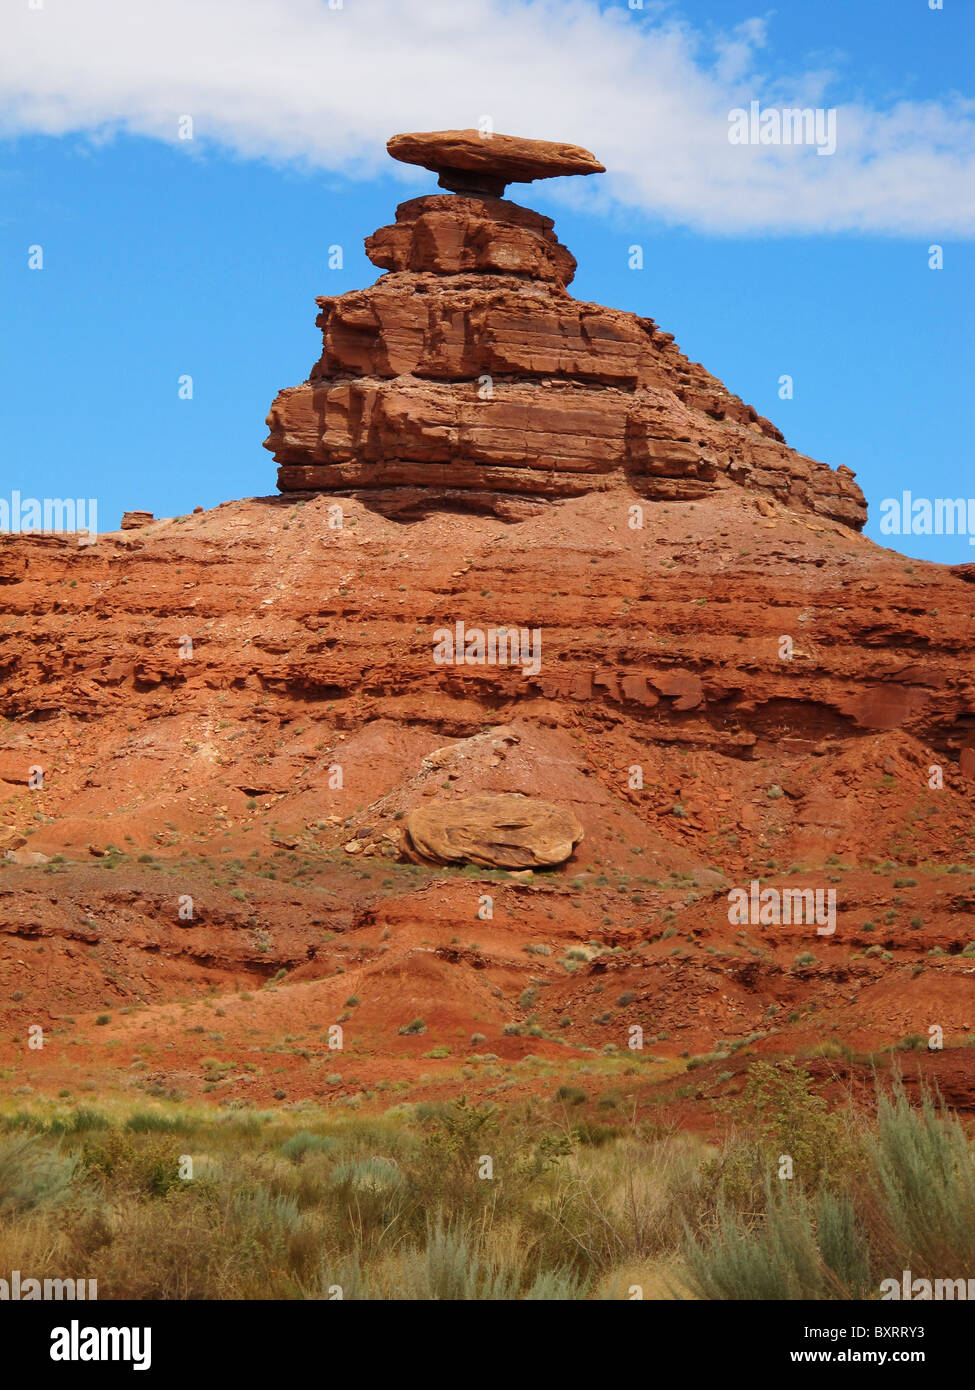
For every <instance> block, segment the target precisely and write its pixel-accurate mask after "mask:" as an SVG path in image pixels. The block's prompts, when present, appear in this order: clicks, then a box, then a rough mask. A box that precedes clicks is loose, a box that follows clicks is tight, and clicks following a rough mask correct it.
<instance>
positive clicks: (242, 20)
mask: <svg viewBox="0 0 975 1390" xmlns="http://www.w3.org/2000/svg"><path fill="white" fill-rule="evenodd" d="M332 3H333V4H337V3H338V0H332ZM669 14H670V11H669V10H662V9H660V8H659V7H657V6H653V7H651V6H650V5H649V4H648V5H647V7H646V8H645V9H644V10H643V11H642V12H641V11H631V10H629V8H628V7H626V6H625V5H624V4H620V5H618V6H614V7H611V8H603V9H600V8H599V7H598V6H597V5H595V4H593V3H589V0H463V3H458V0H343V3H342V7H341V8H336V9H332V8H330V7H329V3H328V0H166V3H165V4H159V3H158V0H84V3H80V0H45V5H44V8H43V9H39V10H32V9H28V7H27V4H26V0H22V3H19V4H17V5H16V7H14V6H13V5H12V4H11V5H8V6H7V7H6V8H5V10H4V13H3V16H2V18H0V92H2V96H0V134H7V135H12V134H20V133H27V132H34V133H37V132H40V133H45V134H48V135H52V136H59V135H65V134H68V133H74V132H87V133H89V134H99V135H104V134H105V133H106V132H112V131H125V132H130V133H135V134H139V135H146V136H151V137H154V138H157V139H160V140H166V141H174V142H175V141H176V139H177V130H178V121H179V118H180V117H181V116H184V115H191V116H192V117H193V121H194V134H195V139H196V140H197V141H202V142H213V143H216V144H219V145H222V146H225V147H227V148H229V149H231V150H233V151H235V152H237V153H238V154H241V155H244V156H247V157H260V158H270V159H275V160H289V161H294V160H299V161H304V162H307V163H310V164H312V165H314V166H317V167H322V168H327V169H332V170H335V171H338V172H342V173H346V174H351V175H364V174H372V173H374V172H375V171H376V170H377V169H379V168H381V167H383V166H384V165H386V164H387V161H386V155H385V149H384V145H385V140H386V138H387V136H389V135H390V134H392V133H393V132H395V131H399V130H416V129H440V128H446V127H451V126H471V125H476V124H477V123H478V120H479V119H480V118H481V117H482V116H490V118H491V119H492V121H493V123H494V128H495V129H496V130H500V131H505V132H508V133H512V134H524V135H533V136H537V137H539V138H543V139H556V140H570V141H574V142H576V143H578V144H582V145H586V146H588V147H589V148H590V149H592V150H593V151H594V152H595V153H596V154H597V155H598V156H599V157H600V159H601V160H602V161H603V163H604V164H606V166H607V168H608V169H609V171H610V172H609V174H608V175H607V176H606V177H605V178H604V179H601V180H598V181H597V180H592V181H587V183H586V186H585V189H586V191H585V196H586V197H589V198H594V199H610V200H612V201H614V202H615V203H617V204H619V205H623V206H629V207H632V208H634V209H638V210H640V211H642V212H645V213H649V214H651V215H653V216H656V217H660V218H663V219H664V220H666V221H669V222H672V223H680V224H684V225H687V226H690V227H693V228H696V229H698V230H703V231H708V232H715V233H750V232H776V231H781V232H815V231H846V230H856V231H861V232H874V233H887V234H893V235H911V236H913V235H922V236H927V235H931V236H935V235H937V236H955V237H959V236H971V235H972V234H973V233H975V102H973V101H970V100H968V99H965V98H962V97H960V96H955V95H953V96H946V97H945V98H944V99H943V100H940V101H925V102H917V101H913V102H901V103H899V104H897V105H894V106H890V107H887V108H885V109H872V108H870V107H867V106H865V105H863V104H842V103H841V102H838V101H830V100H829V92H830V89H831V85H832V81H833V79H832V77H831V74H830V73H828V72H825V73H824V72H823V71H821V70H816V71H813V70H808V71H803V70H799V69H797V70H796V71H795V72H794V73H790V74H783V72H782V71H781V70H777V71H776V72H775V73H774V74H772V73H771V72H766V71H763V69H762V58H763V52H764V44H765V39H766V21H764V20H761V19H750V20H746V21H745V22H744V23H742V24H740V25H739V26H738V27H737V28H736V29H735V30H733V31H732V32H729V33H728V34H726V35H724V36H722V37H720V38H718V39H717V40H715V39H714V38H713V36H712V37H709V38H707V39H706V38H705V37H704V36H703V35H701V34H700V33H698V32H696V31H695V30H694V29H693V28H691V27H690V26H689V25H687V24H684V23H681V22H680V21H678V20H675V19H673V18H670V17H668V16H669ZM768 24H769V25H770V26H772V25H774V16H773V18H772V19H771V20H770V21H768ZM752 100H759V101H761V102H762V104H763V105H764V106H768V105H770V104H773V103H774V104H779V105H792V106H795V105H808V104H820V105H834V106H837V107H838V111H837V148H836V153H835V154H833V155H831V156H830V157H829V158H820V157H818V156H817V154H816V150H815V149H814V148H812V147H810V146H788V145H766V146H763V145H732V144H730V143H729V141H728V113H729V110H731V109H732V108H734V107H747V106H748V105H749V103H750V102H751V101H752ZM392 167H393V166H387V169H388V171H390V172H391V170H392ZM401 176H402V177H403V178H404V179H405V180H410V179H412V180H413V182H414V184H415V186H417V187H420V186H423V187H426V186H428V185H429V179H424V178H422V176H416V175H412V174H411V173H410V172H409V171H406V170H403V171H401ZM421 180H422V182H421ZM597 183H598V184H600V185H601V187H600V188H598V189H597V187H596V184H597ZM513 192H514V195H515V196H516V197H517V196H518V191H517V188H516V189H514V190H513ZM577 196H578V195H577Z"/></svg>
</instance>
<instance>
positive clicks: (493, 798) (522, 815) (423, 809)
mask: <svg viewBox="0 0 975 1390" xmlns="http://www.w3.org/2000/svg"><path fill="white" fill-rule="evenodd" d="M406 833H407V839H408V846H409V849H410V850H412V851H413V852H414V853H415V854H416V855H417V856H418V857H419V858H420V859H421V860H423V861H425V862H428V863H433V864H478V865H480V867H481V868H484V869H531V868H545V867H548V866H551V865H553V864H562V863H564V862H565V860H566V859H568V858H569V856H570V855H571V853H572V851H573V850H574V849H575V847H576V845H577V844H578V843H579V841H580V840H581V839H582V838H583V829H582V826H581V825H580V824H579V822H578V821H577V820H576V818H575V816H574V815H573V814H572V812H571V811H566V810H565V809H564V808H563V807H561V806H553V805H551V804H550V803H549V802H547V801H539V800H536V798H535V797H531V796H514V795H508V794H503V793H501V794H491V793H483V794H481V795H479V796H467V797H463V798H459V799H458V800H456V801H439V800H438V801H433V802H430V803H428V804H426V805H422V806H418V807H417V808H416V809H415V810H413V811H411V812H410V814H409V815H408V816H407V818H406Z"/></svg>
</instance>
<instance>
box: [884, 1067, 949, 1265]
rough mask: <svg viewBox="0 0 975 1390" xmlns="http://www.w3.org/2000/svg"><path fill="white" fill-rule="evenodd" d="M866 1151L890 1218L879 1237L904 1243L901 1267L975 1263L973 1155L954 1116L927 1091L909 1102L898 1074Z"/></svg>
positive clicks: (889, 1243) (886, 1214) (900, 1249)
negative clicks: (916, 1101) (917, 1101)
mask: <svg viewBox="0 0 975 1390" xmlns="http://www.w3.org/2000/svg"><path fill="white" fill-rule="evenodd" d="M868 1152H869V1154H870V1156H871V1158H872V1161H873V1166H874V1172H875V1178H874V1185H875V1188H876V1190H877V1192H878V1194H879V1195H880V1196H881V1197H882V1199H883V1206H884V1215H885V1218H886V1224H887V1232H886V1233H884V1232H881V1233H880V1234H881V1242H878V1243H883V1244H885V1245H886V1247H887V1249H888V1250H889V1249H890V1248H891V1246H892V1245H896V1246H897V1247H899V1252H898V1254H897V1259H898V1261H899V1263H897V1269H898V1270H900V1269H908V1268H911V1269H913V1270H914V1271H915V1273H917V1274H919V1275H922V1277H923V1276H924V1275H925V1273H926V1272H927V1273H928V1274H929V1276H930V1277H943V1276H944V1275H945V1273H946V1272H948V1273H950V1272H951V1271H952V1270H953V1269H956V1268H957V1269H971V1268H975V1162H973V1158H972V1151H971V1146H970V1144H969V1141H968V1139H967V1138H966V1136H965V1132H964V1130H963V1129H962V1127H961V1125H960V1123H959V1122H958V1120H957V1118H956V1117H954V1116H952V1115H950V1114H949V1113H948V1112H947V1111H946V1110H945V1108H944V1106H943V1105H938V1104H936V1103H935V1099H934V1097H933V1096H932V1095H931V1093H930V1091H928V1090H925V1091H924V1092H923V1094H922V1097H921V1105H920V1107H919V1108H914V1107H912V1106H911V1105H910V1103H909V1102H908V1099H907V1096H906V1095H905V1093H904V1088H903V1083H902V1082H901V1081H900V1080H899V1079H898V1080H897V1081H896V1082H895V1085H894V1087H893V1091H892V1092H891V1093H882V1094H881V1095H880V1097H879V1102H878V1108H877V1124H876V1127H875V1129H874V1130H873V1131H872V1132H871V1135H870V1138H869V1141H868ZM884 1235H886V1240H883V1236H884Z"/></svg>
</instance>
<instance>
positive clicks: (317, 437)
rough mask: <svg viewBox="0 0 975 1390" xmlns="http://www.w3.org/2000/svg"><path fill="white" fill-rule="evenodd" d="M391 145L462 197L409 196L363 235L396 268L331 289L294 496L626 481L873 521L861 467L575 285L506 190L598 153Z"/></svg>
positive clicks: (476, 499)
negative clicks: (580, 295)
mask: <svg viewBox="0 0 975 1390" xmlns="http://www.w3.org/2000/svg"><path fill="white" fill-rule="evenodd" d="M389 149H390V152H391V153H392V154H393V155H394V156H395V157H396V158H399V159H406V160H408V161H409V162H415V163H421V164H423V165H424V166H425V167H427V168H431V169H433V170H436V171H439V172H440V176H441V178H440V181H441V184H442V185H444V186H446V187H450V188H456V189H458V190H459V191H458V192H456V193H454V194H443V195H433V196H428V197H420V198H413V199H411V200H409V201H408V202H405V203H402V204H401V205H400V206H399V207H398V208H397V210H396V221H395V223H394V224H393V225H391V226H388V227H381V228H380V229H379V230H378V231H377V232H375V233H374V234H373V235H372V236H371V237H368V238H367V239H366V251H367V254H368V255H369V257H370V259H371V260H372V261H373V263H374V264H375V265H377V266H379V267H381V268H382V269H383V270H384V271H385V272H386V274H384V275H382V276H381V277H380V278H379V280H378V281H377V282H376V284H375V285H373V286H372V288H370V289H366V290H359V291H353V292H351V293H348V294H343V295H338V296H327V295H326V296H321V297H320V298H319V299H318V301H317V302H318V304H319V306H320V308H321V313H320V314H319V316H318V319H317V323H318V325H319V327H320V328H321V330H322V336H323V340H324V351H323V353H322V356H321V358H320V359H319V361H318V362H317V363H316V364H315V366H314V367H313V369H312V372H311V376H310V378H309V380H308V381H307V382H305V383H304V384H303V385H301V386H295V387H291V388H289V389H286V390H284V391H282V392H281V393H280V394H279V395H278V397H277V398H276V400H275V401H274V403H273V405H272V407H271V411H270V414H269V415H268V425H269V427H270V435H269V436H268V439H267V440H266V447H267V448H269V449H272V450H273V451H274V457H275V459H276V461H277V462H278V464H279V465H280V467H279V472H278V486H279V488H280V489H281V491H283V492H294V491H316V490H325V491H329V492H353V493H362V494H363V495H364V496H365V500H368V501H371V504H372V505H374V506H376V507H377V508H378V509H380V510H385V511H387V512H389V511H394V512H395V511H402V510H409V509H417V508H419V509H428V508H431V507H435V506H438V505H442V504H449V505H460V506H466V507H468V508H470V509H472V510H487V511H493V512H496V513H498V514H499V515H511V514H514V515H523V514H524V513H525V512H526V511H529V510H532V506H531V503H532V502H534V503H535V504H536V506H537V504H538V503H539V502H544V501H547V500H553V499H560V498H566V497H574V496H578V495H580V494H582V493H586V492H591V491H596V490H603V489H606V488H609V487H614V486H617V485H618V484H619V483H621V482H628V483H629V484H630V485H631V486H632V487H633V488H634V489H635V491H636V492H637V493H639V494H640V495H641V496H642V497H645V498H647V499H654V500H688V499H694V498H698V497H702V496H705V495H707V494H710V493H713V492H715V491H717V490H719V489H722V488H727V487H734V486H744V487H746V488H750V489H756V490H758V491H760V492H763V493H765V494H766V495H769V496H774V497H777V498H778V499H780V500H781V501H783V502H785V503H787V504H788V505H789V506H792V507H795V508H799V509H802V510H807V511H812V512H818V513H820V514H821V515H824V516H827V517H831V518H833V519H835V520H837V521H841V522H843V523H844V524H846V525H849V526H851V527H853V528H854V529H856V530H859V529H860V528H861V527H862V525H863V523H864V521H865V520H866V507H865V504H864V500H863V494H862V493H861V491H860V489H859V488H858V487H857V485H856V483H855V482H854V481H853V477H854V475H853V473H852V472H851V471H850V470H849V469H847V468H843V467H840V468H839V469H838V470H837V471H835V472H834V471H833V470H832V469H830V468H828V467H827V466H826V465H824V464H820V463H817V462H815V461H814V460H812V459H809V458H805V457H803V456H802V455H801V454H798V453H796V452H795V450H793V449H790V448H789V447H788V446H787V445H786V444H785V442H784V440H783V437H782V435H781V434H780V432H779V431H778V430H777V429H776V428H775V426H774V425H772V424H771V423H770V422H769V421H768V420H766V419H764V418H762V417H761V416H759V415H758V413H757V412H756V411H755V410H754V409H753V408H752V407H751V406H748V405H746V404H745V403H744V402H743V401H742V400H740V399H739V398H738V397H737V396H734V395H732V394H731V392H730V391H728V390H727V388H726V387H725V386H723V385H722V383H721V382H720V381H718V380H717V378H715V377H713V376H711V375H710V374H709V373H708V372H706V371H705V370H704V368H703V367H702V366H700V365H699V364H698V363H691V362H689V361H688V360H687V358H686V357H685V356H684V355H683V353H681V352H680V350H679V349H678V347H677V345H676V344H675V342H674V339H673V335H672V334H670V333H664V332H662V331H661V330H660V329H659V328H658V327H657V325H656V324H655V323H654V321H653V319H649V318H642V317H640V316H639V315H637V314H630V313H624V312H622V311H620V310H617V309H606V308H603V307H602V306H600V305H597V304H586V303H583V302H581V301H579V300H576V299H573V298H572V296H571V295H570V294H569V293H568V291H567V286H568V285H569V284H570V283H571V281H572V278H573V274H574V272H575V267H576V262H575V259H574V257H573V256H572V255H571V253H570V252H569V251H568V250H567V249H566V248H565V247H564V246H563V245H562V244H561V242H560V241H559V240H558V238H557V237H556V235H555V233H554V231H553V224H552V221H551V219H550V218H548V217H543V216H542V215H541V214H539V213H536V212H532V211H530V210H529V209H527V208H523V207H520V206H519V205H518V204H516V203H513V202H509V201H507V200H506V199H503V198H501V197H498V196H495V195H494V193H493V192H492V191H491V190H495V189H496V190H498V191H502V190H503V188H504V185H505V182H506V181H510V180H520V181H526V180H530V179H534V178H541V177H552V176H554V175H556V174H566V173H570V172H571V173H590V172H597V171H598V170H600V169H601V168H602V166H601V165H599V164H597V162H596V161H595V159H593V157H592V156H591V155H590V154H589V153H588V151H585V150H579V149H577V148H576V147H575V146H562V145H549V144H547V143H545V142H541V141H531V140H518V139H515V138H514V137H510V136H501V135H496V136H493V137H492V138H491V139H490V140H481V139H480V137H479V136H478V133H477V132H476V131H459V132H458V131H447V132H437V133H436V134H435V135H399V136H394V137H393V139H392V140H390V142H389Z"/></svg>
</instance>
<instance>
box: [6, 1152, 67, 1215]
mask: <svg viewBox="0 0 975 1390" xmlns="http://www.w3.org/2000/svg"><path fill="white" fill-rule="evenodd" d="M77 1168H78V1164H77V1160H76V1159H74V1158H73V1157H70V1156H67V1155H65V1156H62V1154H61V1152H60V1148H59V1147H58V1145H57V1144H52V1143H51V1142H50V1141H45V1140H43V1139H42V1138H41V1137H40V1136H39V1135H36V1134H20V1135H16V1136H14V1137H13V1138H10V1139H4V1140H2V1141H0V1213H3V1214H4V1215H5V1216H13V1215H20V1214H23V1213H24V1212H29V1211H37V1210H43V1209H44V1208H46V1207H51V1206H56V1205H58V1204H59V1203H61V1202H63V1201H64V1200H65V1199H66V1198H67V1196H68V1195H69V1193H70V1191H71V1187H72V1184H73V1182H74V1180H75V1176H76V1173H77Z"/></svg>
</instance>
